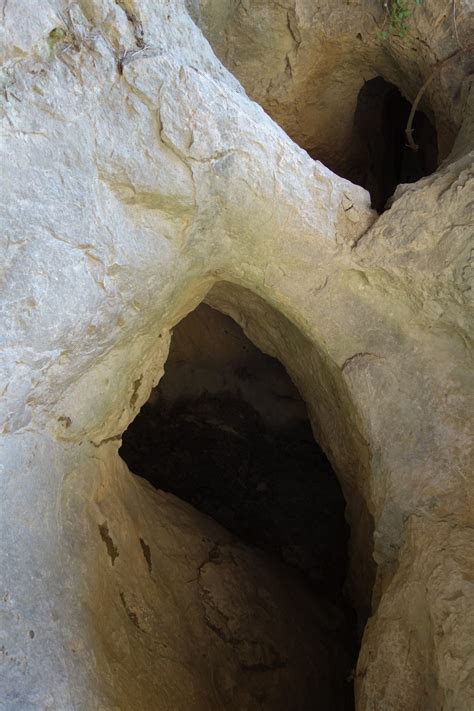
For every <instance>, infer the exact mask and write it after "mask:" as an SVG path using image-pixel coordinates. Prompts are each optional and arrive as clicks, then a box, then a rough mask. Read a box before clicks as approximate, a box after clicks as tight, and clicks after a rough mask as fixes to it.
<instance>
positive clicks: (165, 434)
mask: <svg viewBox="0 0 474 711" xmlns="http://www.w3.org/2000/svg"><path fill="white" fill-rule="evenodd" d="M120 455H121V456H122V458H123V459H124V460H125V462H126V463H127V464H128V466H129V468H130V470H131V471H132V472H134V473H136V474H138V475H140V476H142V477H144V478H146V479H147V480H148V481H149V482H150V483H151V484H153V486H155V487H156V488H158V489H162V490H164V491H167V492H170V493H172V494H174V495H176V496H178V497H179V498H181V499H183V500H185V501H187V502H188V503H190V504H192V505H193V506H194V507H195V508H196V509H198V510H200V511H201V512H203V513H205V514H207V515H209V516H211V517H212V518H213V519H214V520H216V521H217V522H218V523H220V524H221V525H223V526H224V527H225V528H226V529H228V530H229V531H231V532H232V533H233V534H234V535H235V536H237V537H238V538H239V539H240V540H241V541H243V542H244V543H245V544H248V545H251V546H256V547H258V548H260V549H261V550H263V551H265V552H266V554H268V555H269V556H271V557H272V558H274V559H277V560H279V561H281V562H283V563H284V564H285V565H287V566H290V567H291V569H292V570H293V573H292V574H294V575H295V576H298V577H299V578H300V579H301V580H302V583H303V584H304V585H305V586H307V587H308V588H309V589H311V591H312V594H314V598H315V601H317V600H318V599H320V600H325V601H328V602H329V603H330V604H331V605H334V606H336V607H337V608H338V609H339V610H340V611H341V613H342V615H343V617H344V619H345V620H346V623H345V625H344V632H343V638H342V639H341V645H342V646H344V649H345V653H346V654H347V655H348V658H349V659H350V660H351V662H350V664H351V666H350V668H347V669H346V670H345V672H344V676H343V678H342V679H341V686H343V687H347V688H344V690H343V693H342V696H343V702H342V705H341V703H340V701H338V702H337V704H335V706H334V708H344V709H349V708H353V707H354V706H353V691H352V681H351V678H350V670H351V668H352V666H353V665H354V664H355V657H356V653H357V639H356V619H355V612H354V610H353V607H352V605H351V603H350V601H349V600H348V599H347V597H346V595H345V592H344V590H345V587H344V585H345V580H346V576H347V567H348V553H347V549H348V538H349V529H348V526H347V524H346V522H345V519H344V511H345V500H344V497H343V495H342V492H341V489H340V485H339V482H338V480H337V477H336V475H335V474H334V472H333V470H332V468H331V465H330V463H329V461H328V460H327V458H326V456H325V454H324V453H323V451H322V450H321V449H320V447H319V446H318V444H317V443H316V442H315V440H314V437H313V433H312V430H311V426H310V423H309V420H308V415H307V412H306V407H305V404H304V402H303V400H302V399H301V397H300V395H299V393H298V391H297V390H296V388H295V386H294V385H293V383H292V382H291V380H290V378H289V376H288V374H287V373H286V371H285V369H284V368H283V366H282V365H281V364H280V363H279V362H278V361H277V360H275V359H274V358H271V357H270V356H267V355H265V354H264V353H262V352H261V351H260V350H258V348H256V346H254V345H253V344H252V343H251V342H250V341H249V340H248V339H247V337H246V336H245V335H244V333H243V331H242V330H241V328H240V326H238V325H237V324H236V323H235V322H234V321H233V320H232V319H230V318H229V317H227V316H224V315H223V314H221V313H220V312H217V311H215V310H214V309H211V308H210V307H209V306H206V305H204V304H201V306H199V307H198V308H197V309H196V310H195V311H194V312H192V313H191V314H189V315H188V316H187V317H186V318H185V319H183V321H181V323H180V324H179V325H178V326H177V327H175V329H174V332H173V338H172V342H171V349H170V354H169V357H168V360H167V362H166V365H165V374H164V376H163V378H162V380H161V381H160V383H159V385H158V386H157V387H156V388H155V389H154V391H153V392H152V395H151V397H150V399H149V400H148V402H147V403H146V404H145V405H144V406H143V408H142V410H141V412H140V413H139V415H138V416H137V418H136V419H135V420H134V422H133V423H132V424H131V425H130V427H129V428H128V430H127V431H126V432H125V433H124V436H123V444H122V447H121V450H120ZM315 604H317V602H316V603H315Z"/></svg>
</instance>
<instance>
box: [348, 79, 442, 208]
mask: <svg viewBox="0 0 474 711" xmlns="http://www.w3.org/2000/svg"><path fill="white" fill-rule="evenodd" d="M411 109H412V105H411V104H410V102H409V101H407V100H406V99H405V98H404V97H403V96H402V94H401V93H400V91H399V89H398V88H397V87H396V86H395V85H394V84H391V83H390V82H388V81H386V80H385V79H383V78H382V77H380V76H379V77H375V79H371V80H370V81H367V82H365V84H364V86H363V87H362V89H361V90H360V92H359V95H358V99H357V106H356V110H355V114H354V129H353V137H354V144H355V150H356V153H357V155H358V156H359V159H358V165H357V167H356V168H355V170H354V172H353V174H352V175H348V176H347V177H349V178H350V179H351V180H352V181H353V182H355V183H358V184H359V185H362V186H363V187H364V188H366V189H367V190H368V191H369V193H370V195H371V198H372V207H373V208H374V209H375V210H377V211H378V212H379V213H381V212H383V210H384V209H385V207H386V205H387V201H388V200H389V198H390V197H391V196H392V195H393V193H394V192H395V189H396V187H397V185H400V184H401V183H414V182H416V181H417V180H419V179H420V178H423V177H425V176H427V175H430V174H431V173H433V172H434V171H435V170H436V168H437V166H438V140H437V134H436V129H435V127H434V126H433V124H432V123H431V122H430V120H429V118H428V117H427V116H426V114H425V113H423V111H419V110H418V111H416V112H415V115H414V118H413V124H412V128H413V134H412V137H413V140H414V142H415V144H416V145H417V146H418V150H417V151H414V150H412V149H411V148H410V147H409V145H408V142H407V136H406V133H405V129H406V127H407V123H408V120H409V116H410V112H411Z"/></svg>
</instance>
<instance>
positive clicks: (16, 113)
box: [1, 0, 474, 710]
mask: <svg viewBox="0 0 474 711" xmlns="http://www.w3.org/2000/svg"><path fill="white" fill-rule="evenodd" d="M131 5H132V3H130V6H131ZM127 7H128V4H127ZM134 7H135V6H134ZM25 8H26V4H22V3H18V4H15V5H14V6H13V5H12V6H10V5H8V7H7V8H5V10H4V14H5V18H4V19H5V23H6V27H7V32H8V37H9V43H8V44H9V46H8V48H7V52H6V62H7V64H6V70H5V71H6V75H7V79H8V81H7V83H6V87H5V92H4V98H5V105H4V116H5V130H6V134H7V138H8V141H5V142H4V144H5V150H6V151H7V154H6V156H5V159H4V162H3V164H2V165H4V166H5V169H4V170H3V171H2V178H3V179H4V180H5V181H6V185H7V188H8V192H9V195H10V198H9V201H8V203H7V204H6V206H5V211H4V212H5V218H6V223H7V230H8V239H7V240H6V242H5V250H4V252H5V255H6V256H5V261H4V268H5V275H6V276H5V288H4V289H3V293H2V301H3V303H4V305H5V316H4V321H3V326H2V329H3V335H4V348H3V351H2V366H3V367H2V467H3V470H2V488H3V491H2V499H1V500H2V501H3V502H4V503H6V504H7V505H6V506H4V510H3V511H2V521H1V526H2V541H3V542H4V551H2V555H4V556H5V557H4V560H3V561H2V571H4V572H3V575H4V583H3V584H4V586H5V590H4V592H2V599H3V603H4V607H5V620H6V622H5V626H4V630H5V639H6V642H5V648H4V650H3V654H4V656H5V657H8V659H7V663H8V674H7V675H6V676H5V677H4V678H2V684H5V691H4V694H3V696H4V698H7V699H8V701H9V702H11V704H12V705H13V707H15V704H16V706H17V707H23V708H24V707H28V706H33V707H34V705H35V704H36V705H37V706H46V705H48V704H49V705H50V706H51V705H52V706H57V707H60V708H69V707H72V706H73V704H74V703H82V704H83V705H84V706H88V707H91V708H94V705H96V704H99V705H100V704H102V705H103V706H105V707H106V708H108V707H114V705H115V706H117V705H120V703H121V702H122V700H123V699H125V700H126V701H127V702H129V703H131V702H132V701H133V699H136V698H139V695H140V694H142V698H143V699H144V705H145V707H147V705H148V707H150V708H152V707H153V704H154V703H156V698H155V696H154V694H155V693H156V687H153V685H151V686H150V684H151V682H150V681H149V677H147V672H146V671H144V666H143V664H144V661H143V660H144V658H146V659H149V658H150V655H152V656H153V655H155V656H154V657H153V658H156V659H157V660H159V661H157V665H158V666H157V667H156V668H158V669H159V670H160V671H161V672H163V674H164V675H165V673H168V674H169V673H170V671H169V670H170V668H171V667H172V668H176V669H177V671H176V675H175V676H174V675H172V677H170V678H172V679H175V680H176V683H174V682H170V683H169V684H168V685H164V686H163V687H161V688H160V693H161V694H162V695H163V696H162V699H163V701H161V699H160V701H159V703H162V705H163V708H166V707H167V706H166V705H168V706H171V707H173V708H179V704H183V703H184V704H186V703H188V707H189V699H193V700H194V701H195V704H196V708H199V707H200V706H199V704H201V705H203V704H204V703H210V705H211V707H213V706H212V704H214V707H216V708H219V699H218V697H217V696H216V695H215V689H214V688H213V687H212V684H210V683H208V680H207V677H205V675H204V676H202V668H201V667H200V666H199V665H198V667H197V668H196V667H193V662H192V659H190V658H189V647H187V646H186V645H187V644H188V641H189V640H188V637H187V636H189V634H191V633H190V632H189V629H190V628H189V627H187V626H186V625H185V626H184V627H180V622H179V619H178V615H177V612H176V609H179V605H178V607H177V608H173V607H172V606H169V607H166V608H165V611H164V612H163V619H164V620H168V622H169V625H170V626H169V629H168V632H167V635H168V636H167V638H166V639H163V638H161V639H160V640H159V645H158V646H153V644H151V642H150V639H151V637H150V633H149V630H150V625H151V626H152V625H153V624H154V621H153V620H155V621H156V619H158V622H159V620H160V618H159V617H154V616H153V615H152V614H151V613H150V612H149V609H151V608H152V607H153V606H152V605H151V603H150V595H151V588H150V587H149V585H150V583H149V580H148V578H146V575H149V572H150V571H149V561H148V558H147V555H146V551H147V550H148V549H149V548H150V541H149V538H150V533H149V531H150V527H151V522H152V520H153V515H152V513H151V511H150V509H149V507H148V505H147V504H146V503H145V499H144V497H143V496H142V495H141V493H139V492H141V491H142V489H141V485H139V483H138V482H137V481H135V480H133V479H132V478H130V476H129V475H128V473H127V472H126V470H125V468H124V465H123V464H122V463H121V462H120V461H119V459H118V457H117V448H118V441H119V438H120V435H121V433H122V432H123V430H124V429H125V427H126V426H127V424H128V422H129V421H130V420H131V419H132V418H133V417H134V415H135V413H136V412H137V411H138V409H139V407H140V406H141V405H142V404H143V402H144V401H145V400H146V398H147V397H148V393H149V391H150V389H151V387H152V385H153V384H154V383H155V382H156V381H157V378H158V377H159V375H160V370H161V368H162V365H163V362H164V360H165V358H166V352H167V342H168V334H169V330H170V328H171V327H172V326H173V324H175V323H177V322H178V321H179V320H180V319H181V318H182V317H183V316H184V315H185V314H186V313H187V312H189V311H190V310H191V309H192V308H193V307H194V306H196V305H197V304H198V303H200V302H201V301H202V300H203V299H205V298H207V299H209V302H210V303H212V304H213V305H215V306H217V307H219V308H221V309H222V310H223V311H226V310H227V311H229V312H231V313H232V314H233V316H234V317H235V318H236V320H238V321H240V322H241V324H242V326H243V327H244V329H247V330H248V332H249V334H251V336H252V338H253V339H255V342H257V345H258V344H260V343H261V346H262V348H263V349H264V350H265V348H267V349H268V350H271V349H273V350H275V352H278V353H280V355H281V359H282V360H283V361H284V362H286V364H287V367H288V369H292V370H294V377H295V380H297V381H301V386H300V387H301V389H302V391H304V392H305V397H306V398H307V402H308V403H309V404H310V407H311V410H312V415H313V424H314V426H315V428H316V429H317V430H318V434H319V437H320V439H321V442H322V444H323V446H324V447H325V448H326V450H327V451H328V452H329V453H330V454H331V456H332V458H333V461H334V464H335V467H336V468H337V469H338V470H339V473H340V476H341V480H342V481H343V482H344V481H345V486H346V487H351V486H352V478H353V479H354V481H356V482H357V487H358V488H357V490H356V489H354V490H353V491H351V493H350V495H348V499H351V500H353V501H354V510H353V513H352V514H351V515H352V516H353V520H354V521H356V523H354V522H353V531H355V532H356V535H360V537H361V541H359V540H357V541H356V543H355V550H356V551H357V552H358V553H360V558H356V557H354V558H353V565H354V567H355V569H356V571H357V573H360V570H361V569H362V570H363V571H365V570H366V569H367V567H369V560H370V554H372V556H373V559H374V561H375V563H376V564H377V570H378V575H377V581H376V586H375V591H374V598H373V600H372V605H373V615H372V617H371V619H370V621H369V623H368V626H367V629H366V632H365V634H364V641H363V645H362V651H361V657H360V660H359V664H358V670H357V672H356V690H357V699H358V701H357V703H358V707H359V708H361V709H378V708H381V707H383V706H384V705H385V706H386V707H391V708H400V709H403V708H427V709H428V708H438V707H439V708H443V709H446V710H448V709H453V710H454V709H460V708H467V707H468V706H469V704H470V700H471V698H472V685H471V682H470V680H469V677H468V676H467V671H466V669H468V665H469V656H470V653H471V647H472V639H473V637H474V635H473V634H472V633H471V631H470V630H469V624H470V622H469V618H468V615H467V613H466V610H467V609H469V603H470V599H471V595H472V589H471V584H470V582H469V569H470V565H471V561H472V556H470V549H471V548H472V528H471V527H472V506H471V504H470V502H471V499H472V479H471V469H470V463H471V462H470V459H469V451H468V446H469V445H468V435H469V432H468V422H469V413H470V408H469V402H468V395H467V388H468V386H469V383H470V377H471V370H470V354H471V351H470V341H469V338H468V333H469V330H470V328H471V325H470V323H469V318H468V313H469V312H468V304H467V302H468V297H469V289H470V271H469V249H470V246H469V236H470V230H471V229H472V227H471V225H472V204H471V203H472V121H471V122H470V115H469V112H466V120H465V122H464V124H463V126H462V127H461V131H460V134H459V137H458V140H457V143H456V145H455V150H454V151H453V153H452V154H451V159H450V162H446V163H445V164H444V165H442V166H441V168H440V169H438V171H437V172H436V173H435V174H433V175H432V176H429V177H427V178H425V179H423V180H422V181H420V182H419V183H416V184H414V185H411V186H405V187H403V188H401V189H399V190H398V191H397V193H396V195H395V200H394V203H393V206H392V208H391V209H390V211H389V212H387V213H385V214H384V215H382V216H381V217H379V218H378V219H376V215H375V214H374V213H373V212H372V211H371V210H370V208H369V197H368V195H367V193H366V192H365V191H364V190H363V189H361V188H358V187H357V186H354V185H352V184H351V183H349V181H347V180H344V179H343V178H340V177H338V176H337V175H335V174H333V173H332V172H331V171H330V170H329V169H328V168H326V167H324V166H323V165H322V164H321V163H319V162H317V161H316V162H314V161H313V160H312V159H311V158H310V157H309V156H308V155H307V153H306V152H305V151H303V150H302V149H301V148H299V147H298V146H296V145H295V144H294V143H293V142H292V141H291V140H290V138H288V136H287V135H286V134H285V133H284V132H283V130H282V129H280V128H279V127H278V126H277V125H276V124H275V123H274V122H273V121H272V120H271V119H270V118H269V117H268V116H267V115H266V114H265V113H264V111H263V110H262V109H261V108H260V107H259V106H257V105H256V104H254V103H253V102H251V101H250V100H249V99H248V98H247V96H246V95H245V93H244V91H243V89H242V87H241V86H240V84H239V83H238V82H237V81H236V80H235V79H234V78H233V77H232V76H231V75H230V74H229V73H228V71H227V70H226V69H225V68H224V67H223V66H222V65H221V63H220V62H219V61H218V60H217V58H216V57H215V55H214V54H213V52H212V50H211V48H210V46H209V44H208V43H207V42H206V41H205V40H204V38H203V36H202V35H201V33H200V32H199V31H198V29H197V27H196V26H195V25H194V24H193V22H192V21H191V19H190V17H189V15H188V13H187V11H186V9H185V7H184V3H173V4H172V5H171V4H169V3H154V2H146V1H145V0H143V3H140V6H139V7H138V4H137V7H136V8H135V10H139V15H140V16H139V17H138V16H136V15H134V14H133V13H131V12H130V8H128V11H127V12H126V11H124V9H123V7H122V4H121V3H112V2H98V1H96V0H89V1H88V2H80V3H75V4H74V5H73V7H72V9H71V13H70V16H69V21H68V26H67V27H66V28H65V29H64V30H63V31H64V32H69V33H70V36H69V35H68V37H69V40H70V41H69V42H67V43H64V45H65V46H61V47H59V48H58V49H57V50H54V48H51V46H50V45H51V42H49V43H48V37H49V38H50V39H51V35H50V33H51V32H52V31H53V30H54V28H55V27H57V26H58V23H60V22H61V15H60V14H59V13H60V11H61V8H62V5H61V3H60V2H59V0H58V2H57V3H46V2H45V3H44V4H43V5H42V12H36V11H35V14H34V16H33V15H32V14H31V11H30V10H28V8H26V9H25ZM22 10H25V12H26V11H27V17H28V18H29V19H30V20H31V21H30V22H28V23H25V22H24V21H21V22H20V21H19V20H18V13H21V12H22ZM137 26H141V27H142V29H143V30H144V32H145V37H146V42H147V44H148V45H149V46H150V47H151V48H152V49H153V51H152V52H148V53H147V52H142V53H140V52H139V51H138V50H140V49H143V47H140V46H138V45H137V34H136V32H137ZM163 27H166V28H167V31H166V32H163V31H162V28H163ZM293 31H294V30H293ZM55 36H56V35H53V37H55ZM114 43H115V44H114ZM111 47H112V49H111ZM125 50H127V51H128V52H131V54H127V55H123V56H122V54H120V52H122V53H123V51H125ZM117 56H118V57H119V59H120V57H122V60H121V61H120V62H118V61H117ZM125 59H126V60H127V61H124V60H125ZM388 78H390V77H388ZM460 123H461V120H460V119H459V124H460ZM2 147H3V146H2ZM470 151H471V152H470ZM6 192H7V191H4V193H5V194H6ZM420 204H422V205H423V206H424V207H423V208H422V209H420V207H419V205H420ZM228 284H233V286H232V287H229V286H227V285H228ZM214 285H217V286H214ZM282 334H283V336H282ZM285 334H289V336H288V338H286V337H285ZM160 335H161V337H160ZM315 382H316V383H317V385H318V391H319V393H320V394H321V393H322V394H323V396H322V397H321V395H319V396H318V397H317V398H314V393H313V387H314V383H315ZM323 405H324V408H325V410H324V411H325V413H327V412H328V411H329V412H331V420H328V419H327V418H326V417H325V416H323V413H322V406H323ZM341 431H343V432H344V438H345V440H344V442H342V443H341V441H340V438H339V434H340V432H341ZM348 443H349V444H348ZM354 471H357V476H353V472H354ZM358 497H360V498H358ZM124 501H126V502H130V501H134V502H135V503H134V504H133V505H130V507H128V506H126V505H124ZM364 506H365V509H364ZM165 508H166V507H164V506H163V507H161V509H162V514H161V515H162V517H163V522H164V523H163V526H162V529H161V532H162V534H163V536H164V540H165V541H166V545H171V543H170V540H171V538H172V537H173V533H172V531H173V530H174V529H173V526H174V525H175V524H174V523H173V515H174V516H175V520H176V521H185V527H186V528H187V530H188V532H189V531H190V530H192V525H191V523H190V522H189V521H190V519H189V515H188V514H185V513H183V512H182V511H181V510H180V508H179V506H176V507H175V508H174V509H173V515H171V514H170V515H169V516H168V514H166V511H165ZM172 508H173V507H172ZM365 511H368V512H369V514H370V517H367V515H366V513H365ZM191 518H192V517H191ZM371 519H373V533H372V522H371ZM361 521H362V523H361ZM170 531H171V533H170ZM358 532H359V533H358ZM132 533H133V535H132ZM165 534H166V535H165ZM371 537H372V540H370V539H371ZM140 541H141V542H140ZM186 547H187V549H188V550H189V551H193V555H194V556H195V558H196V559H197V558H199V557H202V555H203V553H206V554H207V553H208V551H207V549H206V551H204V549H202V548H201V547H200V546H199V542H198V541H197V540H195V539H194V538H193V536H192V535H187V537H186ZM372 549H373V552H372ZM140 556H141V557H140ZM104 560H105V561H106V562H107V566H108V567H104ZM123 561H127V562H129V561H132V564H131V566H126V569H125V571H124V572H123V573H122V574H121V575H122V576H125V575H126V574H127V575H129V576H131V577H132V578H133V581H134V582H133V585H132V589H131V590H127V589H125V588H124V587H123V585H122V583H123V580H124V577H121V576H120V575H117V571H118V570H119V566H122V565H123ZM138 561H140V562H138ZM361 561H362V562H361ZM184 570H185V568H183V571H184ZM147 571H148V572H147ZM362 578H364V580H363V582H364V583H366V582H367V581H366V573H365V572H363V575H362V576H360V575H354V581H355V580H361V579H362ZM145 579H146V581H147V582H145ZM32 580H33V581H34V583H32ZM184 583H185V579H184V577H183V578H182V579H181V578H180V582H179V585H178V586H177V588H176V590H174V592H176V593H177V594H178V592H179V595H181V594H182V590H183V589H184V588H183V585H184ZM160 584H161V585H162V587H161V588H159V589H160V591H161V594H162V597H163V599H169V598H171V597H172V593H173V590H171V589H170V588H167V587H166V584H165V583H160V582H159V581H158V583H157V585H158V587H159V585H160ZM362 587H364V586H362ZM366 587H367V586H366ZM153 589H154V588H153ZM358 595H359V599H360V600H361V601H363V602H362V603H361V609H365V610H367V590H365V592H364V590H363V589H362V590H361V591H359V593H358ZM111 600H113V601H114V602H113V604H111V602H110V601H111ZM124 615H125V618H126V620H128V622H127V624H129V625H131V627H126V626H125V625H124V618H123V616H124ZM138 627H140V628H141V630H139V629H138ZM169 630H174V633H175V637H174V641H173V639H172V637H171V636H170V632H169ZM31 633H33V634H31ZM142 634H143V635H148V637H145V638H144V639H145V640H148V642H145V644H144V646H143V645H141V644H139V643H138V641H137V640H138V635H142ZM191 636H192V635H191ZM140 639H141V638H140ZM40 641H41V642H42V644H41V646H40V645H39V644H38V642H40ZM147 644H148V645H149V646H147ZM172 644H175V646H176V650H177V653H176V654H172V655H170V654H169V648H170V645H172ZM160 645H161V646H160ZM45 649H47V650H48V653H47V654H46V653H45V651H44V650H45ZM123 649H126V650H128V651H129V652H130V654H128V656H127V660H126V662H125V661H124V660H123V659H122V658H121V654H120V651H121V650H123ZM140 650H141V651H140ZM7 652H8V655H7ZM180 654H181V657H180ZM142 655H143V656H142ZM173 674H174V673H173ZM4 679H5V681H4ZM45 680H53V681H52V685H51V686H50V685H49V684H48V685H45ZM220 683H221V684H224V686H225V683H226V682H225V679H224V680H221V682H220ZM2 691H3V690H2ZM204 699H205V701H204ZM209 700H210V701H209Z"/></svg>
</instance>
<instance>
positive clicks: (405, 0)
mask: <svg viewBox="0 0 474 711" xmlns="http://www.w3.org/2000/svg"><path fill="white" fill-rule="evenodd" d="M382 1H383V6H384V7H385V21H384V23H383V25H382V28H381V29H380V30H379V32H378V33H377V36H378V38H379V39H380V40H386V39H388V37H389V35H398V37H404V36H405V35H406V34H407V32H408V31H409V29H410V26H409V22H410V17H411V16H412V14H413V10H414V8H415V7H416V6H417V5H422V4H423V2H424V0H382Z"/></svg>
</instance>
